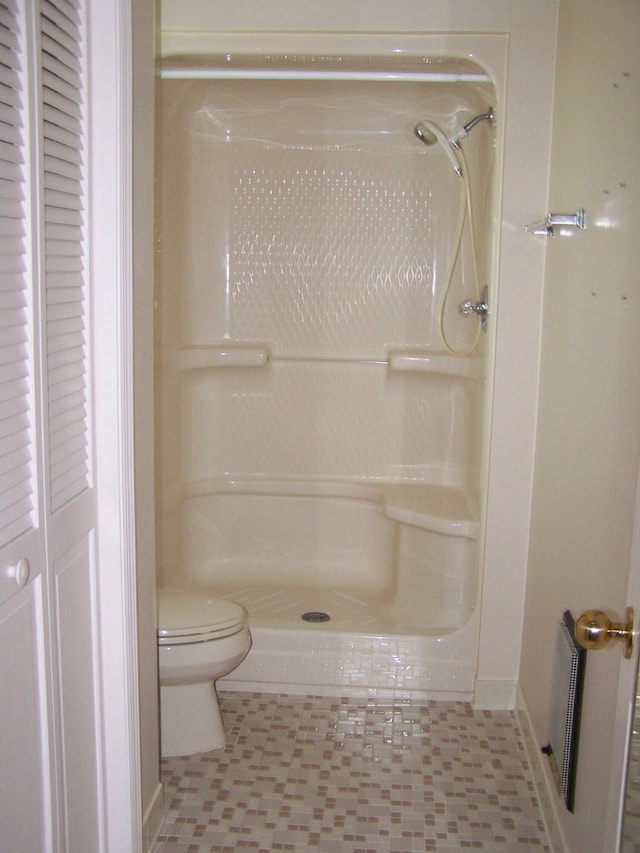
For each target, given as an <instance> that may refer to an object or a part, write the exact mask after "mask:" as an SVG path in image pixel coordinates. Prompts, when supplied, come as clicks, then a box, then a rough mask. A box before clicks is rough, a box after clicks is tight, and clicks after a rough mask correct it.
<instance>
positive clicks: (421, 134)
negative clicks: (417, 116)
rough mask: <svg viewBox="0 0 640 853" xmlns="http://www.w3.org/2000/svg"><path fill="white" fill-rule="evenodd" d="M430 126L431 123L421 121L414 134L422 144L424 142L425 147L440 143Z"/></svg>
mask: <svg viewBox="0 0 640 853" xmlns="http://www.w3.org/2000/svg"><path fill="white" fill-rule="evenodd" d="M429 124H431V122H425V121H420V122H418V124H417V125H416V126H415V127H414V129H413V132H414V133H415V135H416V136H417V137H418V139H419V140H420V142H424V144H425V145H435V144H436V142H437V141H438V137H437V136H436V135H435V133H433V131H431V130H430V129H429V127H428V125H429Z"/></svg>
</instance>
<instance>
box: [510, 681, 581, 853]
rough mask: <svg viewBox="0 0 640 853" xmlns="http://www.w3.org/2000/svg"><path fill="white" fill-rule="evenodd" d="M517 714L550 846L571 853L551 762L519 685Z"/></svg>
mask: <svg viewBox="0 0 640 853" xmlns="http://www.w3.org/2000/svg"><path fill="white" fill-rule="evenodd" d="M516 714H517V716H518V722H519V724H520V730H521V732H522V737H523V739H524V746H525V750H526V753H527V758H528V760H529V766H530V767H531V775H532V781H533V784H534V785H535V789H536V793H537V795H538V801H539V803H540V809H541V811H542V818H543V820H544V823H545V829H546V830H547V836H548V838H549V844H550V845H551V849H552V851H553V853H569V847H568V846H567V843H566V841H565V839H564V836H563V834H562V829H561V826H560V819H559V815H558V808H563V804H562V801H561V800H560V797H559V795H558V791H557V789H556V786H555V782H554V781H553V778H552V776H551V772H550V770H549V766H548V763H549V762H548V759H547V757H546V756H545V755H544V754H543V753H542V751H541V747H542V744H539V743H537V741H536V738H535V735H534V732H533V725H532V723H531V717H530V716H529V709H528V708H527V703H526V701H525V698H524V695H523V693H522V691H521V689H520V686H519V685H518V688H517V691H516Z"/></svg>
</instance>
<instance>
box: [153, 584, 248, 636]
mask: <svg viewBox="0 0 640 853" xmlns="http://www.w3.org/2000/svg"><path fill="white" fill-rule="evenodd" d="M157 599H158V635H159V636H160V637H178V636H185V635H188V634H201V633H204V632H207V631H218V630H222V629H225V628H233V627H235V626H238V627H239V626H241V625H243V624H245V622H246V620H247V611H246V610H245V609H244V607H241V606H240V605H239V604H236V603H235V602H233V601H226V600H224V599H222V598H210V597H208V596H206V595H198V594H197V593H190V592H183V591H181V590H173V589H159V590H158V593H157Z"/></svg>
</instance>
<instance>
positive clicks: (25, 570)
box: [9, 557, 31, 586]
mask: <svg viewBox="0 0 640 853" xmlns="http://www.w3.org/2000/svg"><path fill="white" fill-rule="evenodd" d="M30 573H31V566H30V565H29V560H27V558H26V557H21V558H20V559H19V560H18V562H17V563H16V564H15V566H11V567H10V568H9V577H11V578H13V579H14V580H15V582H16V583H17V584H18V586H26V584H27V583H28V582H29V574H30Z"/></svg>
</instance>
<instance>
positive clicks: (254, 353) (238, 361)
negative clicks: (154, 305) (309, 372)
mask: <svg viewBox="0 0 640 853" xmlns="http://www.w3.org/2000/svg"><path fill="white" fill-rule="evenodd" d="M272 362H282V363H292V364H296V363H298V364H336V365H338V364H345V365H348V364H351V365H361V366H380V367H386V368H388V369H389V370H390V371H393V372H398V373H422V374H432V375H436V376H451V377H456V378H459V379H479V378H481V377H482V375H483V363H482V361H481V360H480V359H477V358H461V357H459V356H450V355H442V354H437V353H428V352H424V351H421V350H392V351H391V352H389V354H388V357H387V358H381V359H376V358H349V357H346V356H322V355H318V356H314V355H309V356H296V355H274V354H272V352H271V348H270V347H269V346H268V345H267V344H248V343H247V344H240V343H221V344H200V345H192V346H186V347H182V348H181V349H180V350H179V352H178V354H177V364H178V367H179V368H180V369H181V370H202V369H218V368H229V367H241V368H255V367H266V366H267V365H268V364H270V363H272ZM174 363H175V362H174Z"/></svg>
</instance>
